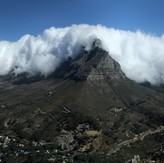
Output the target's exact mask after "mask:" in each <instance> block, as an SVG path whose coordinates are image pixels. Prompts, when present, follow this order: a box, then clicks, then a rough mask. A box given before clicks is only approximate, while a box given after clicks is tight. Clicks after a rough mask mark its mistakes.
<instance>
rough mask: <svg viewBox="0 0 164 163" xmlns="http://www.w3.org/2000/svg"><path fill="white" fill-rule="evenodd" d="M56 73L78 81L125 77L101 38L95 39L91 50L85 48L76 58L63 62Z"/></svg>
mask: <svg viewBox="0 0 164 163" xmlns="http://www.w3.org/2000/svg"><path fill="white" fill-rule="evenodd" d="M56 74H58V76H60V77H64V78H69V79H72V80H76V81H81V80H87V81H99V80H106V79H107V80H109V79H121V78H125V74H124V73H123V72H122V70H121V67H120V65H119V63H118V62H116V61H115V60H114V59H113V58H112V57H111V56H110V55H109V53H108V52H107V51H105V50H104V49H102V44H101V40H99V39H96V40H94V41H93V43H92V47H91V49H90V50H89V51H86V50H84V49H83V50H81V52H80V53H79V54H78V55H77V57H76V58H75V59H69V60H68V61H66V62H65V63H64V64H62V65H61V66H60V68H59V70H58V71H57V73H56ZM59 74H60V75H59Z"/></svg>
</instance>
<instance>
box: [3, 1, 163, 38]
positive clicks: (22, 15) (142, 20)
mask: <svg viewBox="0 0 164 163" xmlns="http://www.w3.org/2000/svg"><path fill="white" fill-rule="evenodd" d="M163 19H164V0H0V40H9V41H14V40H18V39H19V38H20V37H21V36H23V35H24V34H31V35H38V34H41V33H42V32H43V30H44V29H46V28H49V27H51V26H55V27H65V26H70V25H72V24H81V23H87V24H92V25H95V24H102V25H105V26H107V27H113V28H116V29H123V30H131V31H135V30H137V29H140V30H142V31H144V32H146V33H153V34H157V35H161V34H163V33H164V31H163V30H164V20H163Z"/></svg>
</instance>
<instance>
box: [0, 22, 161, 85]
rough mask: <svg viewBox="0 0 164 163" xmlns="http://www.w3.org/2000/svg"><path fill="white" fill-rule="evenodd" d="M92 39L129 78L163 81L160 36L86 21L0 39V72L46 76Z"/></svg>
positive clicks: (153, 82) (157, 82) (89, 43)
mask: <svg viewBox="0 0 164 163" xmlns="http://www.w3.org/2000/svg"><path fill="white" fill-rule="evenodd" d="M95 38H99V39H100V40H101V41H102V46H103V48H104V49H105V50H107V51H109V53H110V55H111V56H112V57H113V58H114V59H115V60H116V61H118V62H119V63H120V65H121V68H122V70H123V71H124V73H125V74H126V75H127V77H129V78H130V79H132V80H135V81H137V82H144V81H149V82H151V83H152V84H160V83H164V35H162V36H160V37H159V36H154V35H151V34H145V33H143V32H141V31H136V32H130V31H123V30H117V29H113V28H107V27H105V26H102V25H97V26H93V25H87V24H81V25H72V26H71V27H65V28H55V27H52V28H50V29H46V30H45V31H44V32H43V34H41V35H38V36H37V37H34V36H31V35H24V36H23V37H22V38H20V39H19V40H18V41H16V42H9V41H0V75H6V74H8V73H9V72H11V71H13V72H14V73H15V74H19V73H22V72H28V73H29V74H30V75H35V74H37V73H41V74H42V75H45V76H46V75H48V74H50V73H51V72H53V71H54V70H55V69H56V67H57V66H59V64H60V63H61V62H62V61H63V60H64V59H66V58H67V57H68V56H75V55H76V54H77V53H78V51H79V50H80V47H81V46H82V45H83V46H85V47H86V50H89V48H90V46H91V44H92V42H93V40H94V39H95Z"/></svg>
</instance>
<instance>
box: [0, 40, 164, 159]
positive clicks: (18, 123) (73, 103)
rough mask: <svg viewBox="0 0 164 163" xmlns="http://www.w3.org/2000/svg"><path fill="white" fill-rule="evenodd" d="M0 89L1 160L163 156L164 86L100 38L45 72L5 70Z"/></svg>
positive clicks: (155, 157) (152, 157) (145, 157)
mask: <svg viewBox="0 0 164 163" xmlns="http://www.w3.org/2000/svg"><path fill="white" fill-rule="evenodd" d="M0 90H1V91H0V122H1V123H0V142H1V144H0V149H1V153H0V159H1V160H2V161H3V162H5V161H6V162H11V160H15V162H28V161H31V162H48V161H52V162H60V161H63V160H65V161H66V162H80V161H81V162H128V161H130V160H132V158H133V157H134V156H135V157H134V158H133V159H138V160H139V159H140V160H142V161H144V160H149V159H150V160H155V161H158V162H163V161H164V156H163V146H164V144H163V142H164V136H163V133H164V101H163V99H164V94H163V93H162V92H159V91H157V90H153V89H150V88H148V87H145V86H144V85H140V84H137V83H135V82H134V81H132V80H130V79H128V78H127V77H126V76H125V74H124V73H123V72H122V70H121V67H120V65H119V63H118V62H116V61H115V60H114V59H113V58H112V57H111V56H110V54H109V53H108V52H107V51H105V50H103V49H102V46H101V41H100V40H98V39H96V40H95V41H94V42H93V44H92V47H91V49H90V50H89V51H86V50H85V48H84V47H82V49H81V51H80V52H79V54H78V55H76V57H74V58H71V57H69V58H68V59H67V60H65V61H64V62H63V63H62V64H61V65H60V66H59V67H58V69H57V70H56V71H55V72H54V73H53V74H51V75H49V76H48V77H47V78H43V77H41V76H39V75H38V76H36V77H32V78H30V77H28V74H26V73H24V74H21V75H19V76H17V77H14V76H12V75H11V74H10V75H8V76H5V77H1V78H0ZM6 151H7V152H6ZM136 155H137V156H136ZM138 155H139V156H138Z"/></svg>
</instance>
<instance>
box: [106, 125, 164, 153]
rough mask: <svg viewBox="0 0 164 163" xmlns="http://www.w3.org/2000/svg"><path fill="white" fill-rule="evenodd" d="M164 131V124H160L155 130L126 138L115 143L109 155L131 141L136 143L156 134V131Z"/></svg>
mask: <svg viewBox="0 0 164 163" xmlns="http://www.w3.org/2000/svg"><path fill="white" fill-rule="evenodd" d="M163 131H164V126H160V127H157V128H156V129H155V130H147V131H145V132H142V133H140V134H139V135H137V136H135V137H134V138H133V139H129V140H125V141H123V142H121V143H119V144H117V145H115V146H114V147H113V148H112V149H111V150H110V151H109V152H108V155H111V154H113V153H116V152H117V151H119V150H120V149H121V148H122V147H124V146H128V145H130V144H131V143H134V142H136V141H139V140H141V141H142V140H143V139H144V138H145V137H146V136H148V135H153V134H156V133H159V132H163Z"/></svg>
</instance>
